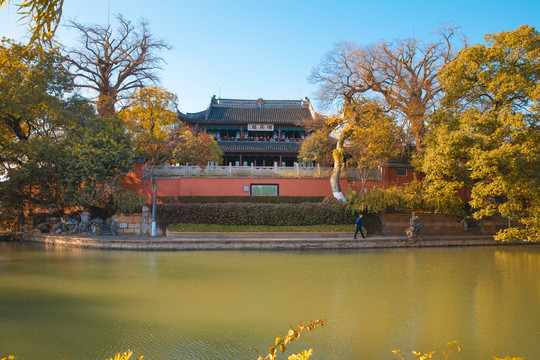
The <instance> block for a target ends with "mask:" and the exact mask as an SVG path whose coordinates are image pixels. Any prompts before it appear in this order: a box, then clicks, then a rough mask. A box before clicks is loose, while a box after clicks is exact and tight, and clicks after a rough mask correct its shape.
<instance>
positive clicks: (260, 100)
mask: <svg viewBox="0 0 540 360" xmlns="http://www.w3.org/2000/svg"><path fill="white" fill-rule="evenodd" d="M263 105H264V100H263V99H262V98H258V99H257V107H258V108H259V109H262V107H263Z"/></svg>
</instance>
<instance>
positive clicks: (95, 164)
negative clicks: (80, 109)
mask: <svg viewBox="0 0 540 360" xmlns="http://www.w3.org/2000/svg"><path fill="white" fill-rule="evenodd" d="M64 146H65V147H64V151H63V155H62V157H61V159H59V162H58V163H59V164H60V166H62V167H63V168H62V174H61V181H62V185H63V189H64V192H63V198H64V202H66V201H70V205H73V206H80V207H83V208H88V207H89V206H98V207H99V206H111V205H112V203H113V201H114V199H112V198H111V197H104V195H105V194H108V189H110V187H113V186H114V184H113V183H114V182H115V180H116V177H117V176H118V175H119V174H122V173H124V172H126V171H127V170H129V168H130V167H131V165H132V155H133V151H132V147H131V139H130V137H129V134H127V132H126V131H125V128H124V126H123V122H122V120H120V119H118V118H116V117H111V118H102V117H97V116H95V117H92V118H89V119H86V120H85V121H84V122H83V123H81V124H80V126H77V127H76V128H74V129H72V130H71V131H70V133H69V137H68V138H67V141H66V143H65V145H64ZM103 190H106V191H105V194H104V193H103Z"/></svg>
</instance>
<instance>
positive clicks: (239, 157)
mask: <svg viewBox="0 0 540 360" xmlns="http://www.w3.org/2000/svg"><path fill="white" fill-rule="evenodd" d="M316 116H317V114H316V113H315V112H314V111H313V108H312V107H311V103H310V102H309V100H308V99H307V98H306V99H305V100H263V99H258V100H236V99H234V100H233V99H216V97H215V96H214V97H212V100H211V102H210V105H209V106H208V108H207V109H206V110H204V111H200V112H198V113H188V114H183V113H181V112H178V117H179V118H180V120H181V121H183V122H184V123H186V124H188V125H189V126H190V127H191V128H192V129H194V130H203V131H206V132H207V133H209V134H211V135H213V136H214V137H215V139H216V140H217V141H218V144H219V147H220V148H221V150H222V151H223V152H224V154H225V155H224V165H229V164H232V165H240V166H242V165H251V164H253V165H255V166H274V165H277V166H293V165H294V163H295V162H297V156H298V152H299V150H300V145H301V143H302V140H303V139H304V138H305V136H306V130H305V128H304V124H305V123H306V122H309V121H313V120H314V118H315V117H316Z"/></svg>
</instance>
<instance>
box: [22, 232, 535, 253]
mask: <svg viewBox="0 0 540 360" xmlns="http://www.w3.org/2000/svg"><path fill="white" fill-rule="evenodd" d="M15 239H16V240H15V241H21V242H26V243H41V244H44V245H47V246H52V247H77V248H87V249H103V250H141V251H167V250H170V251H188V250H197V251H202V250H316V249H319V250H340V249H380V248H420V247H454V246H515V245H540V243H531V242H525V241H521V242H500V241H495V240H494V239H493V235H475V234H467V235H440V236H437V235H425V236H423V239H422V240H419V241H416V242H415V243H411V242H410V241H409V240H408V238H407V237H406V236H404V235H403V236H398V235H394V236H391V235H370V236H368V237H367V238H366V239H361V238H359V239H357V240H354V239H353V233H352V232H340V233H320V232H319V233H290V232H289V233H284V232H273V233H256V232H249V233H248V232H245V233H223V232H219V233H202V232H189V233H188V232H174V233H173V232H169V233H168V234H167V236H157V237H150V236H133V235H132V236H125V235H122V236H89V235H84V236H83V235H51V234H34V233H25V234H19V235H17V236H16V237H15Z"/></svg>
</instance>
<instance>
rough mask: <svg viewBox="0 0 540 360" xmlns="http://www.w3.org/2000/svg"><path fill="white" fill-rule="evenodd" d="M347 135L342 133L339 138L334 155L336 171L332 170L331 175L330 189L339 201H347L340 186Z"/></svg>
mask: <svg viewBox="0 0 540 360" xmlns="http://www.w3.org/2000/svg"><path fill="white" fill-rule="evenodd" d="M346 138H347V134H346V133H345V132H342V133H341V135H340V136H339V139H338V141H337V144H336V149H335V150H334V151H333V153H332V155H333V157H334V169H333V170H332V175H330V187H331V188H332V194H334V197H335V198H336V199H338V200H339V201H345V202H346V201H347V199H345V196H344V195H343V193H342V192H341V186H340V185H339V175H340V174H341V166H342V165H343V144H344V143H345V139H346Z"/></svg>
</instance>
